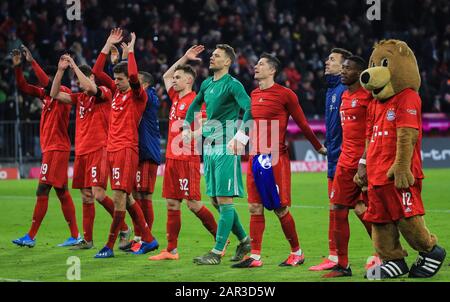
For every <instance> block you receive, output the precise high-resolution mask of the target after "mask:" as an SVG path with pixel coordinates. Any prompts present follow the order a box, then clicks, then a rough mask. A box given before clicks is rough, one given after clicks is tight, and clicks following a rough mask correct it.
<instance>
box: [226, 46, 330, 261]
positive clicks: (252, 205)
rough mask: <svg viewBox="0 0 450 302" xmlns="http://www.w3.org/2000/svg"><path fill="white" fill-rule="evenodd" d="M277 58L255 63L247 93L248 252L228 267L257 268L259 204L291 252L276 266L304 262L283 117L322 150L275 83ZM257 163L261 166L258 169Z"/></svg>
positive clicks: (294, 101)
mask: <svg viewBox="0 0 450 302" xmlns="http://www.w3.org/2000/svg"><path fill="white" fill-rule="evenodd" d="M280 65H281V64H280V61H279V60H278V59H277V58H276V57H274V56H272V55H270V54H267V53H264V54H262V55H261V57H260V59H259V61H258V63H257V64H256V66H255V79H256V80H257V81H258V84H259V87H258V88H256V89H255V90H253V91H252V93H251V112H252V116H253V119H254V122H255V125H254V131H253V135H252V141H251V146H252V149H251V152H252V154H255V155H251V156H250V159H249V163H248V168H247V192H248V202H249V211H250V215H251V216H250V237H251V255H250V257H249V258H247V259H244V260H242V261H241V262H239V263H236V264H234V265H232V267H234V268H248V267H258V266H262V261H261V246H262V238H263V233H264V228H265V218H264V207H266V208H267V209H269V210H274V213H275V215H276V216H277V217H278V219H279V220H280V224H281V227H282V229H283V232H284V235H285V237H286V239H287V240H288V242H289V244H290V246H291V253H290V254H289V256H288V258H287V259H286V260H285V261H283V262H282V263H281V264H280V266H297V265H300V264H302V263H303V262H304V261H305V257H304V254H303V252H302V250H301V248H300V242H299V239H298V236H297V231H296V227H295V221H294V218H293V217H292V215H291V213H290V212H289V207H290V206H291V167H290V161H289V154H288V150H287V146H286V144H285V138H286V128H287V123H288V120H289V116H292V117H293V118H294V120H295V121H296V123H297V125H298V126H299V127H300V128H301V129H302V131H303V133H304V134H305V136H306V138H307V139H308V140H309V141H310V142H311V144H312V145H313V146H314V148H315V149H316V151H317V152H319V153H321V154H323V155H326V148H325V147H324V146H323V145H322V144H321V143H320V142H319V141H318V140H317V137H316V136H315V135H314V133H313V132H312V130H311V128H310V127H309V125H308V122H307V120H306V117H305V115H304V114H303V111H302V108H301V107H300V104H299V102H298V98H297V96H296V95H295V93H294V92H293V91H292V90H290V89H289V88H286V87H284V86H281V85H279V84H277V83H275V76H276V73H277V72H278V71H279V70H280V67H281V66H280ZM260 166H263V167H262V169H260Z"/></svg>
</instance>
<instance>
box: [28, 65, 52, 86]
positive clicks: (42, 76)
mask: <svg viewBox="0 0 450 302" xmlns="http://www.w3.org/2000/svg"><path fill="white" fill-rule="evenodd" d="M31 67H32V68H33V71H34V73H35V74H36V77H37V79H38V81H39V86H42V87H44V88H45V87H47V85H48V83H49V82H50V80H49V78H48V75H47V74H46V73H45V71H44V70H42V68H41V66H40V65H39V64H38V62H36V60H33V61H32V62H31Z"/></svg>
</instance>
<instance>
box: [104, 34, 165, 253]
mask: <svg viewBox="0 0 450 302" xmlns="http://www.w3.org/2000/svg"><path fill="white" fill-rule="evenodd" d="M120 46H121V48H122V60H121V61H122V62H127V60H128V45H127V44H126V43H125V42H122V43H121V44H120ZM119 57H120V56H119V51H118V49H117V48H116V47H115V46H114V45H113V46H112V47H111V62H112V63H113V64H117V63H118V62H119ZM138 77H139V82H140V83H141V84H142V87H143V88H144V90H145V92H146V93H147V98H148V101H147V105H146V106H145V110H144V113H143V115H142V119H141V122H140V123H139V165H138V169H137V172H136V181H135V184H134V188H133V197H134V199H135V201H136V203H137V204H138V205H139V207H140V208H141V209H142V212H143V213H144V217H145V221H146V222H147V225H148V228H149V230H150V232H151V231H152V226H153V220H154V214H153V203H152V194H153V190H154V187H155V182H156V175H157V172H158V165H159V164H160V163H161V151H160V139H161V137H160V133H159V121H158V116H157V114H158V109H159V106H160V102H159V98H158V96H157V95H156V91H155V88H153V87H152V86H153V83H154V80H153V77H152V75H151V74H149V73H148V72H144V71H140V72H139V76H138ZM133 226H134V239H133V240H131V241H129V242H127V243H126V244H124V245H119V248H120V249H121V250H124V251H127V252H137V251H138V250H139V249H140V247H141V244H142V242H141V237H142V234H141V232H140V230H139V227H138V226H137V225H136V222H135V221H133ZM152 242H153V247H152V248H151V249H152V250H153V249H157V248H158V246H159V244H158V241H157V240H154V241H153V240H152Z"/></svg>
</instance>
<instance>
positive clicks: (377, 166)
mask: <svg viewBox="0 0 450 302" xmlns="http://www.w3.org/2000/svg"><path fill="white" fill-rule="evenodd" d="M360 82H361V84H362V86H363V87H364V88H365V89H367V90H369V91H371V92H372V95H373V97H374V99H373V100H372V101H371V103H370V105H369V107H368V115H367V131H366V133H367V141H366V164H364V158H363V159H362V161H360V165H359V167H358V173H357V174H356V175H355V178H354V180H355V182H356V183H357V184H358V185H360V186H362V187H365V186H368V194H369V195H368V196H369V207H368V209H367V211H366V214H365V216H364V219H366V220H367V221H369V222H372V223H373V226H372V241H373V244H374V247H375V250H376V252H377V253H378V255H379V256H380V258H381V260H382V264H381V265H378V266H376V267H373V268H371V269H369V270H368V271H367V273H366V276H367V278H370V279H387V278H396V277H399V276H402V275H405V274H408V273H409V275H408V276H409V277H410V278H428V277H432V276H434V275H435V274H436V273H437V272H438V271H439V269H440V268H441V265H442V263H443V262H444V259H445V256H446V252H445V250H444V249H443V248H442V247H440V246H439V245H437V238H436V236H435V235H433V234H431V233H430V231H429V230H428V229H427V227H426V225H425V221H424V217H423V216H424V214H425V210H424V207H423V203H422V198H421V190H422V179H423V178H424V176H423V173H422V160H421V140H422V120H421V99H420V96H419V94H418V91H419V87H420V74H419V68H418V65H417V61H416V57H415V56H414V53H413V52H412V50H411V49H410V48H409V47H408V45H407V44H406V43H405V42H403V41H399V40H383V41H380V42H379V43H377V44H376V45H375V46H374V49H373V52H372V55H371V57H370V61H369V68H368V69H366V70H365V71H364V72H362V73H361V76H360ZM400 234H401V235H402V236H403V238H404V239H405V240H406V242H407V243H408V244H409V245H410V246H411V247H412V248H413V249H414V250H416V251H417V252H418V253H419V255H418V258H417V260H416V262H415V263H413V264H412V265H411V267H409V266H408V265H407V263H406V261H405V257H406V256H407V252H406V251H405V250H404V249H403V248H402V246H401V244H400Z"/></svg>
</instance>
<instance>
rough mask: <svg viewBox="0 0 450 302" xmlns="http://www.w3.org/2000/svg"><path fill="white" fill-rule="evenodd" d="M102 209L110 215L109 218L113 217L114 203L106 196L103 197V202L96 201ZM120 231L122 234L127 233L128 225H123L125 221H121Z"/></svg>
mask: <svg viewBox="0 0 450 302" xmlns="http://www.w3.org/2000/svg"><path fill="white" fill-rule="evenodd" d="M97 201H98V202H99V203H100V204H101V205H102V206H103V207H104V208H105V210H106V211H107V212H108V213H109V214H110V215H111V217H113V216H114V202H113V201H112V199H111V198H109V197H108V196H105V198H104V199H103V200H101V201H100V200H97ZM120 230H121V231H123V232H126V231H128V225H127V224H126V223H125V220H124V221H123V224H122V226H121V227H120Z"/></svg>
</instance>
